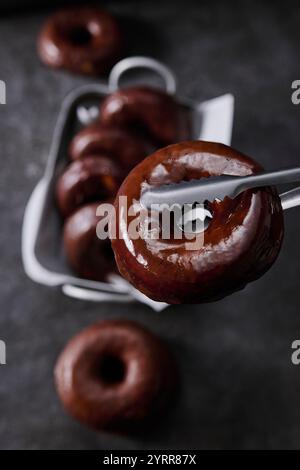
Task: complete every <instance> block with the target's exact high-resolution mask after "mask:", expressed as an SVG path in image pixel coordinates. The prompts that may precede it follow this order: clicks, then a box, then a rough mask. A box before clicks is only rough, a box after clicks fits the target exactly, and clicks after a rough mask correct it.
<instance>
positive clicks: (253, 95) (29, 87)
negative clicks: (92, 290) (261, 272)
mask: <svg viewBox="0 0 300 470" xmlns="http://www.w3.org/2000/svg"><path fill="white" fill-rule="evenodd" d="M211 3H212V2H208V1H207V2H206V1H201V2H200V1H195V2H191V1H185V2H180V3H179V2H178V3H177V4H175V3H174V1H173V2H160V3H159V4H157V3H156V4H154V2H152V1H151V2H150V1H149V2H143V4H142V5H143V6H141V2H139V1H135V2H133V1H132V2H129V1H127V2H125V1H121V0H119V1H115V2H110V4H111V9H112V10H114V11H116V12H118V13H119V14H120V15H121V17H122V21H123V24H124V26H125V28H126V30H128V31H130V34H129V36H130V37H129V39H130V40H129V43H130V52H132V53H133V52H134V53H144V54H149V55H154V56H157V57H158V58H160V59H162V60H163V61H165V62H166V63H168V64H169V65H170V66H171V67H172V68H173V69H174V71H175V72H176V74H177V76H178V81H179V88H180V93H181V94H182V95H187V96H190V97H192V98H197V99H206V98H210V97H213V96H217V95H219V94H221V93H224V92H227V91H231V92H233V93H234V94H235V97H236V116H235V125H234V135H233V144H234V146H235V147H237V148H238V149H239V150H242V151H244V152H245V153H248V154H249V155H251V156H254V157H255V158H256V159H258V160H259V161H260V162H261V163H263V164H264V165H265V166H266V167H268V168H274V167H276V166H277V165H278V166H280V165H289V164H299V162H300V156H299V148H300V143H299V123H300V106H299V107H297V106H293V105H292V104H291V100H290V94H291V90H290V87H291V81H292V80H295V79H299V78H300V77H299V74H300V71H299V44H300V41H299V39H300V37H299V36H300V35H299V24H300V8H299V7H298V8H297V7H296V6H295V5H296V3H295V4H292V3H289V2H288V1H287V2H284V3H282V6H281V7H276V6H275V4H274V3H273V4H272V3H271V2H268V3H267V2H266V3H263V2H261V1H259V2H258V1H251V2H250V1H249V2H240V5H236V4H235V6H232V7H230V4H229V3H228V2H224V4H221V3H220V2H216V3H215V5H212V4H211ZM154 5H155V6H154ZM45 17H46V13H45V12H43V13H39V12H36V11H35V12H34V13H32V14H28V15H26V16H23V17H17V16H14V15H12V16H10V17H9V18H5V17H4V18H2V19H1V22H0V78H1V79H4V80H5V81H6V83H7V94H8V97H7V100H8V103H7V105H6V106H1V107H0V121H1V122H0V126H1V127H0V129H1V144H0V148H1V172H0V179H1V180H0V181H1V192H0V204H1V206H0V209H1V231H0V237H1V238H0V246H1V271H0V275H1V282H0V289H1V290H0V296H1V315H0V338H1V339H4V340H5V341H6V342H7V361H8V364H7V365H6V366H0V447H1V448H4V449H15V448H26V449H45V448H51V449H75V448H76V449H79V448H80V449H85V448H88V449H91V448H92V449H95V448H97V449H101V448H103V449H116V448H122V449H124V448H130V449H144V448H151V447H152V448H185V447H187V448H198V449H199V448H214V449H215V448H232V447H233V448H282V447H284V448H300V408H299V400H298V397H299V394H300V366H299V367H298V368H297V367H295V366H292V365H291V361H290V354H291V348H290V346H291V342H292V341H293V340H294V339H296V338H300V315H299V304H300V289H299V274H300V267H299V263H298V261H299V254H300V246H299V242H298V240H299V233H300V218H299V210H297V209H294V210H291V211H290V212H289V213H287V214H286V236H285V241H284V245H283V249H282V252H281V255H280V257H279V259H278V261H277V263H276V265H275V266H274V267H273V268H272V270H271V271H270V272H269V273H267V274H266V275H265V276H264V277H263V278H262V279H261V280H259V281H258V282H256V283H254V284H253V285H251V286H249V287H248V288H247V289H246V290H244V291H243V292H241V293H238V294H235V295H233V296H231V297H229V298H227V299H225V300H223V301H220V302H217V303H213V304H209V305H199V306H181V307H170V308H169V309H168V310H166V311H165V312H163V313H161V314H155V313H153V312H152V311H150V310H149V309H148V308H147V307H145V306H142V305H138V304H136V305H132V306H126V305H124V306H122V305H117V304H99V305H98V304H89V303H85V302H80V301H76V300H72V299H68V298H66V297H64V296H63V294H61V293H60V292H59V291H57V290H51V289H47V288H45V287H41V286H38V285H37V284H34V283H33V282H31V281H30V280H28V279H27V278H26V276H25V274H24V273H23V269H22V264H21V259H20V240H21V223H22V216H23V212H24V208H25V205H26V201H27V199H28V197H29V195H30V193H31V191H32V189H33V187H34V185H35V184H36V182H37V181H38V179H39V178H40V177H41V175H42V173H43V170H44V167H45V162H46V158H47V152H48V149H49V145H50V142H51V136H52V130H53V126H54V123H55V119H56V116H57V113H58V110H59V106H60V103H61V100H62V98H63V97H64V96H65V94H66V93H67V92H68V91H69V90H70V89H72V88H74V87H75V86H76V85H78V84H80V83H85V82H86V79H82V78H76V77H73V76H70V75H67V74H63V73H58V72H53V71H50V70H47V69H46V68H44V67H43V66H42V65H40V63H39V61H38V59H37V57H36V53H35V41H36V34H37V32H38V30H39V28H40V25H41V22H42V21H43V19H44V18H45ZM134 40H136V41H137V43H136V45H135V46H134ZM115 317H124V318H131V319H135V320H139V321H141V322H142V323H143V324H145V325H147V326H148V327H150V328H151V330H153V331H155V332H158V333H160V335H161V336H162V337H163V338H164V339H165V340H166V341H168V342H169V343H170V347H171V348H172V350H173V351H174V354H175V355H176V357H177V359H178V363H179V367H180V371H181V376H182V389H181V393H180V397H179V399H178V401H177V405H176V407H175V409H174V410H173V412H172V413H171V415H170V417H169V418H168V419H166V420H164V423H161V422H159V423H158V427H157V431H156V432H155V433H153V434H152V435H148V436H140V438H138V439H132V438H121V437H112V436H110V435H105V434H95V433H93V432H91V431H89V430H87V429H85V428H84V427H81V426H80V425H79V424H77V423H76V422H73V421H72V420H71V419H70V418H68V417H67V416H66V415H65V414H64V412H63V411H62V409H61V406H60V404H59V403H58V400H57V397H56V394H55V392H54V388H53V380H52V370H53V365H54V362H55V359H56V357H57V355H58V354H59V352H60V350H61V349H62V347H63V346H64V344H65V342H66V341H67V339H68V338H70V336H72V335H73V334H74V333H76V332H77V331H79V330H80V329H81V328H83V327H84V326H86V325H88V324H90V323H91V322H93V321H95V320H98V319H101V318H115Z"/></svg>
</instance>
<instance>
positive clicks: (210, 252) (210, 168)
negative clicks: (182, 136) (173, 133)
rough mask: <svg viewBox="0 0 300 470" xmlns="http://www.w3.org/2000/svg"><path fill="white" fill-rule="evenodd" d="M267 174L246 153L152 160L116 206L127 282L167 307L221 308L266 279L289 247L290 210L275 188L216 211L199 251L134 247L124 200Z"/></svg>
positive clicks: (186, 153)
mask: <svg viewBox="0 0 300 470" xmlns="http://www.w3.org/2000/svg"><path fill="white" fill-rule="evenodd" d="M259 170H261V167H260V166H259V165H258V164H257V163H256V162H255V161H254V160H252V159H250V158H249V157H246V156H244V155H243V154H241V153H240V152H238V151H236V150H234V149H232V148H230V147H227V146H225V145H222V144H216V143H209V142H201V141H196V142H183V143H180V144H175V145H171V146H169V147H166V148H164V149H161V150H159V151H157V152H155V153H154V154H153V155H151V156H150V157H148V158H146V159H145V160H144V161H143V162H142V163H140V164H139V165H138V166H137V167H136V168H134V169H133V170H132V171H131V173H130V174H129V175H128V176H127V178H126V179H125V181H124V182H123V184H122V186H121V187H120V189H119V192H118V195H117V197H116V200H115V206H116V212H117V226H118V227H119V230H120V233H121V234H122V236H123V238H122V236H120V237H119V238H117V239H115V240H112V247H113V250H114V253H115V258H116V262H117V266H118V268H119V270H120V272H121V274H122V275H123V276H124V277H125V279H127V280H128V281H129V282H131V283H132V284H133V285H134V286H135V287H136V288H137V289H139V290H140V291H141V292H143V293H144V294H146V295H147V296H148V297H150V298H152V299H154V300H158V301H164V302H167V303H200V302H206V301H212V300H217V299H220V298H222V297H225V296H226V295H229V294H231V293H233V292H234V291H236V290H239V289H242V288H243V287H244V286H245V285H246V284H247V283H248V282H250V281H253V280H255V279H257V278H259V277H260V276H261V275H262V274H264V273H265V272H266V271H267V270H268V269H269V268H270V267H271V265H272V264H273V263H274V261H275V259H276V258H277V255H278V253H279V251H280V248H281V243H282V239H283V216H282V208H281V203H280V198H279V196H278V194H277V191H276V190H275V189H274V188H270V187H268V188H261V189H259V190H247V191H245V192H244V193H242V194H241V195H239V196H238V197H237V198H235V199H234V200H231V199H228V198H226V199H225V200H223V201H221V202H217V201H215V202H213V203H211V204H210V206H209V209H210V211H211V212H212V214H213V219H212V221H211V223H210V225H209V226H208V228H207V229H206V231H205V232H204V245H203V246H202V247H201V248H200V249H198V250H196V251H195V250H193V251H190V250H187V249H186V244H185V241H186V240H174V239H171V240H161V239H160V240H145V239H141V238H139V239H137V240H131V241H130V243H129V242H128V240H126V237H125V240H124V236H125V235H126V233H125V232H127V226H128V224H129V223H130V222H131V218H128V222H127V225H126V223H125V224H124V220H123V217H122V219H120V218H119V214H118V208H119V207H118V205H119V197H118V196H124V195H126V196H127V197H128V205H130V204H131V202H132V201H133V199H136V200H139V198H140V194H141V190H142V188H145V187H146V186H147V185H154V186H160V185H162V184H165V183H170V182H178V181H181V180H190V179H193V178H196V179H197V178H198V179H199V178H202V177H209V176H213V175H222V174H229V175H238V176H245V175H250V174H252V173H256V172H257V171H259ZM145 223H146V222H145Z"/></svg>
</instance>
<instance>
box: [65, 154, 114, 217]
mask: <svg viewBox="0 0 300 470" xmlns="http://www.w3.org/2000/svg"><path fill="white" fill-rule="evenodd" d="M120 182H121V173H120V170H119V168H118V166H117V165H116V164H115V163H114V162H113V161H112V160H110V159H109V158H107V157H103V156H98V155H97V156H93V155H90V156H88V157H86V158H84V159H82V160H77V161H75V162H73V163H71V164H70V165H69V166H68V167H67V168H66V170H65V171H64V173H63V174H62V175H61V176H60V178H59V179H58V181H57V186H56V199H57V204H58V207H59V209H60V211H61V213H62V215H63V216H64V217H67V216H69V215H70V214H71V213H72V212H74V211H75V210H76V209H77V207H79V206H81V205H83V204H85V203H87V202H91V201H95V200H106V199H109V198H111V197H114V196H115V194H116V192H117V190H118V188H119V185H120Z"/></svg>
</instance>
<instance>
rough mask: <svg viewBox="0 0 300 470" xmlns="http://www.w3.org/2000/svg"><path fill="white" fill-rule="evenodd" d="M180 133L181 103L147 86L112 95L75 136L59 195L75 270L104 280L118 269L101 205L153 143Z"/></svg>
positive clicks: (65, 237)
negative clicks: (100, 230)
mask: <svg viewBox="0 0 300 470" xmlns="http://www.w3.org/2000/svg"><path fill="white" fill-rule="evenodd" d="M178 138H179V107H178V105H177V104H176V102H175V101H174V100H173V98H172V97H170V96H169V95H167V94H166V93H164V92H162V91H159V90H155V89H151V88H147V87H134V88H128V89H123V90H119V91H117V92H115V93H113V94H111V95H109V96H108V97H107V98H106V99H105V100H104V101H103V102H102V105H101V109H100V118H99V119H98V120H97V121H95V122H93V123H92V124H89V125H88V126H86V127H84V128H82V129H81V130H80V131H79V132H78V133H77V134H76V135H75V136H74V137H73V139H72V140H71V142H70V145H69V149H68V154H69V155H68V156H69V161H70V163H69V164H68V166H67V167H66V168H65V170H64V172H63V173H62V174H61V175H60V176H59V179H58V181H57V186H56V200H57V205H58V208H59V210H60V213H61V215H62V216H63V218H64V219H65V223H64V235H63V240H64V247H65V253H66V257H67V260H68V262H69V265H70V267H71V268H72V269H73V270H74V272H75V273H76V274H77V275H79V276H80V277H83V278H87V279H91V280H95V281H104V280H105V279H106V277H107V275H108V274H109V273H110V272H112V271H114V270H115V265H114V259H113V253H112V250H111V246H110V241H109V240H108V239H106V240H100V239H99V238H98V237H97V233H96V229H97V224H98V223H99V222H101V216H97V215H96V212H97V207H98V206H99V205H100V204H101V203H113V201H114V198H115V196H116V193H117V191H118V189H119V186H120V184H121V182H122V181H123V179H124V178H125V177H126V176H127V174H128V173H129V172H130V170H131V169H132V168H133V167H135V166H136V165H137V164H138V163H139V162H140V161H141V160H143V158H144V157H145V156H146V155H147V153H148V152H149V149H156V148H158V147H159V146H161V145H164V144H169V143H171V142H174V141H176V140H177V139H178ZM102 220H103V219H102Z"/></svg>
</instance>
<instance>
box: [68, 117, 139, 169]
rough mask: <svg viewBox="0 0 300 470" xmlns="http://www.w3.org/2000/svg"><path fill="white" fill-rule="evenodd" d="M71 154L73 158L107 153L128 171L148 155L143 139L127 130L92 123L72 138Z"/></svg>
mask: <svg viewBox="0 0 300 470" xmlns="http://www.w3.org/2000/svg"><path fill="white" fill-rule="evenodd" d="M69 154H70V156H71V159H72V160H78V159H80V158H84V157H86V156H88V155H96V154H100V155H101V154H105V155H107V156H109V157H111V158H112V159H113V160H114V161H115V162H116V163H117V164H118V165H120V167H121V168H122V170H123V171H124V172H125V174H127V173H128V171H129V170H131V169H132V168H133V167H134V166H135V165H137V164H138V163H139V162H140V161H141V160H142V159H143V158H145V156H146V149H145V145H144V143H143V141H142V140H141V139H139V138H138V137H136V136H133V135H132V134H131V133H129V132H128V131H126V130H123V129H118V128H112V127H103V126H101V125H99V124H95V123H93V124H91V125H90V126H87V127H85V128H84V129H82V130H81V131H80V132H78V134H76V135H75V137H74V138H73V139H72V141H71V144H70V148H69Z"/></svg>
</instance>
